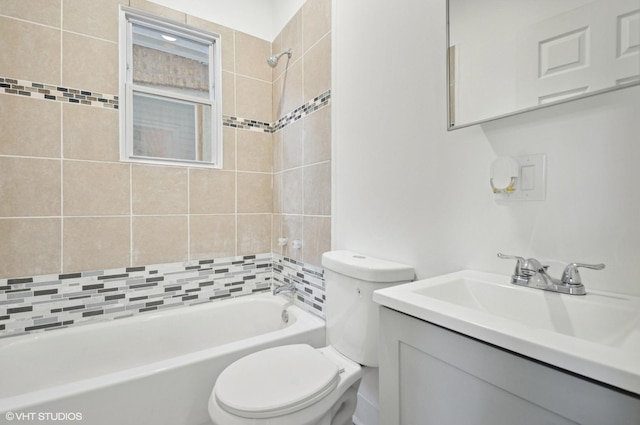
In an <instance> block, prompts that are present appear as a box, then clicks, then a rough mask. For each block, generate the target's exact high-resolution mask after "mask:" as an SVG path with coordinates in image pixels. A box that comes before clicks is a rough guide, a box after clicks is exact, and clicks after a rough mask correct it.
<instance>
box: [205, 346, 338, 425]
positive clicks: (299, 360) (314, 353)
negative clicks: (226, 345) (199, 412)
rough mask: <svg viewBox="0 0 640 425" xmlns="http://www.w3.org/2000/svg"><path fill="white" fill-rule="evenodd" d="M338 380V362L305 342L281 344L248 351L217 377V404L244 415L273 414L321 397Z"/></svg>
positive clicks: (215, 390) (264, 416)
mask: <svg viewBox="0 0 640 425" xmlns="http://www.w3.org/2000/svg"><path fill="white" fill-rule="evenodd" d="M339 380H340V376H339V369H338V366H337V365H336V364H335V363H334V362H332V361H331V360H329V359H328V358H326V357H325V356H324V355H323V354H322V353H320V352H319V351H318V350H316V349H315V348H313V347H311V346H309V345H306V344H296V345H284V346H281V347H275V348H269V349H266V350H262V351H259V352H257V353H253V354H250V355H248V356H246V357H243V358H242V359H240V360H238V361H236V362H234V363H232V364H231V365H230V366H228V367H227V368H226V369H225V370H224V371H223V372H222V373H221V374H220V376H219V377H218V379H217V381H216V385H215V387H214V394H215V396H216V400H217V401H218V404H219V405H220V407H222V408H223V409H224V410H226V411H227V412H229V413H231V414H234V415H237V416H242V417H245V418H253V419H256V418H272V417H274V416H280V415H285V414H288V413H293V412H295V411H298V410H300V409H303V408H305V407H307V406H309V405H311V404H313V403H315V402H317V401H318V400H321V399H322V398H324V397H325V396H326V395H327V394H329V393H330V392H331V391H332V390H333V389H334V388H335V387H336V386H337V385H338V381H339Z"/></svg>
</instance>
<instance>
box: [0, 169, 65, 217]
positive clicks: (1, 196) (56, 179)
mask: <svg viewBox="0 0 640 425" xmlns="http://www.w3.org/2000/svg"><path fill="white" fill-rule="evenodd" d="M0 200H1V201H0V217H34V216H45V217H46V216H59V215H60V161H59V160H51V159H35V158H17V157H0Z"/></svg>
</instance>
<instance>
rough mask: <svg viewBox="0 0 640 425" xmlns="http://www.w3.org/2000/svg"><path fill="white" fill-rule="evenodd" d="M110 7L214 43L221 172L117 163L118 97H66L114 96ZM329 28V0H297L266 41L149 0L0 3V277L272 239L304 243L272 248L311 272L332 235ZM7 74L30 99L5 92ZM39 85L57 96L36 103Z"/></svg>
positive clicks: (267, 246)
mask: <svg viewBox="0 0 640 425" xmlns="http://www.w3.org/2000/svg"><path fill="white" fill-rule="evenodd" d="M120 4H123V5H128V6H131V7H133V8H137V9H141V10H146V11H149V12H152V13H155V14H158V15H160V16H165V17H167V18H170V19H173V20H176V21H179V22H183V23H186V24H189V25H192V26H195V27H199V28H203V29H205V30H210V31H212V32H217V33H219V34H221V36H222V48H223V51H222V68H223V78H222V81H223V88H222V97H223V114H224V122H225V126H224V134H223V137H224V161H223V164H224V169H222V170H210V169H199V168H189V167H169V166H151V165H138V164H125V163H120V162H119V160H118V158H119V150H118V111H117V109H115V108H114V106H116V105H114V103H115V102H111V103H109V102H107V106H106V107H104V106H103V107H101V106H97V107H95V106H89V105H83V104H81V102H82V100H86V99H79V102H78V103H77V104H76V103H73V102H74V101H70V100H68V99H65V96H70V97H74V96H76V94H73V93H72V92H73V91H74V90H75V91H77V92H78V93H77V96H85V93H89V92H90V93H91V94H93V95H94V96H96V102H100V100H99V99H100V98H101V96H102V98H108V99H112V100H113V99H116V101H117V96H116V95H117V93H118V45H117V37H118V6H119V5H120ZM329 22H330V1H328V0H309V1H307V3H306V4H305V5H304V7H303V8H302V9H301V11H300V12H298V14H297V15H296V16H295V17H294V18H293V19H292V21H291V22H290V23H289V25H288V26H287V28H285V30H283V32H282V34H280V36H278V38H277V39H276V40H275V41H274V43H273V46H272V43H269V42H267V41H264V40H261V39H258V38H256V37H253V36H250V35H248V34H245V33H242V32H239V31H235V30H233V29H230V28H226V27H222V26H220V25H216V24H213V23H210V22H206V21H203V20H201V19H199V18H196V17H193V16H189V15H186V14H184V13H180V12H177V11H174V10H171V9H166V8H163V7H161V6H158V5H156V4H154V3H151V2H148V1H145V0H123V1H117V0H96V1H91V2H88V1H86V0H30V1H29V2H24V1H20V0H2V1H1V2H0V51H2V52H3V54H2V55H0V77H3V78H5V80H7V81H8V82H7V81H4V82H3V84H4V85H3V86H0V87H1V88H0V117H1V119H2V123H3V126H2V127H3V128H2V132H0V240H1V241H2V243H1V244H0V258H1V259H2V260H1V261H0V277H2V278H13V277H21V276H36V275H48V274H66V273H75V272H82V271H87V270H103V269H112V268H122V267H135V266H139V265H146V264H158V263H174V262H182V261H197V260H199V259H210V258H226V257H233V256H244V255H251V254H256V253H264V252H269V251H271V250H272V242H273V241H275V240H276V239H277V238H278V237H280V236H286V237H289V239H290V240H292V239H300V240H302V241H303V248H302V249H301V250H294V251H289V248H288V247H285V248H284V250H281V249H280V248H279V247H277V245H275V244H273V247H274V248H273V249H274V251H276V252H278V253H281V254H284V255H287V256H289V255H290V256H292V257H293V258H295V259H297V260H302V261H305V262H309V263H310V264H315V265H319V264H320V254H321V252H322V251H323V250H326V249H328V247H329V233H330V230H329V201H328V199H329V197H328V193H329V187H330V181H329V175H328V173H327V170H328V169H329V168H330V162H329V161H330V150H329V145H330V143H329V128H330V105H329V106H327V103H328V102H329V98H330V90H329V89H330V77H329V72H328V70H329V69H330V51H329V50H328V49H329V46H330V27H329V26H328V25H329V24H328V23H329ZM285 44H286V46H284V45H285ZM289 46H290V47H292V48H293V49H294V56H293V57H292V59H291V61H290V62H289V66H288V67H286V66H285V65H286V60H284V59H285V58H283V60H281V64H280V65H279V66H278V68H276V70H272V69H271V68H270V67H268V65H267V64H266V61H265V58H266V57H267V56H268V55H269V54H271V52H272V47H273V51H274V52H277V51H279V50H280V49H282V48H284V47H289ZM14 81H17V85H18V86H26V85H30V87H31V90H34V92H32V94H33V95H32V96H28V95H27V94H26V92H25V90H19V89H18V90H16V91H15V92H11V90H14V89H13V88H11V86H12V84H13V82H14ZM33 83H35V86H34V85H33ZM40 86H42V88H43V89H46V86H52V87H55V88H60V90H57V93H49V94H47V95H45V94H40V95H36V93H35V91H37V90H38V89H39V88H40ZM21 92H22V93H21ZM65 93H66V95H65ZM283 94H284V95H283ZM56 95H58V96H59V97H57V98H56V100H51V96H56ZM45 96H49V98H46V97H45ZM96 102H93V103H96ZM96 104H98V105H99V103H96ZM305 105H306V107H305ZM314 105H315V106H314ZM317 108H320V109H318V110H317V111H315V109H317ZM314 111H315V112H314ZM281 118H282V119H281ZM250 121H254V122H253V123H252V122H250ZM255 123H258V125H256V124H255ZM274 172H275V173H274ZM274 183H275V186H274ZM274 187H275V191H274V190H273V189H274ZM306 188H313V190H310V189H309V190H305V189H306ZM318 188H319V189H320V190H318ZM274 213H275V215H274ZM272 230H273V231H272Z"/></svg>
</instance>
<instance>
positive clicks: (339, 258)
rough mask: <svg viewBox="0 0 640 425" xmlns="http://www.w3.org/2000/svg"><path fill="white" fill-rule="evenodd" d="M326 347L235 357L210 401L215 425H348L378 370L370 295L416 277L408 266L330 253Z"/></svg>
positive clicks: (297, 347) (375, 319) (374, 310)
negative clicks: (366, 378)
mask: <svg viewBox="0 0 640 425" xmlns="http://www.w3.org/2000/svg"><path fill="white" fill-rule="evenodd" d="M322 264H323V266H324V267H325V287H326V296H327V308H326V316H327V342H328V344H329V345H328V346H327V347H324V348H313V347H311V346H309V345H306V344H294V345H285V346H280V347H274V348H269V349H266V350H262V351H259V352H256V353H253V354H250V355H248V356H246V357H243V358H241V359H240V360H237V361H236V362H234V363H232V364H231V365H229V366H228V367H227V368H226V369H225V370H224V371H223V372H222V373H221V374H220V376H219V377H218V379H217V380H216V383H215V385H214V387H213V391H212V392H211V396H210V397H209V406H208V408H209V416H210V417H211V420H212V421H213V423H214V425H276V424H277V425H351V424H352V416H353V414H354V412H355V409H356V405H357V394H358V386H359V385H360V379H361V378H362V377H363V375H364V374H365V373H367V372H368V371H369V370H370V369H371V368H372V367H377V366H378V357H377V352H378V345H377V344H378V332H377V328H378V307H377V305H376V304H375V303H374V302H373V291H374V290H376V289H381V288H385V287H388V286H392V285H398V284H400V283H405V282H409V281H411V280H413V277H414V271H413V268H412V267H410V266H405V265H403V264H397V263H392V262H388V261H384V260H378V259H375V258H372V257H366V256H364V255H360V254H356V253H353V252H351V251H331V252H326V253H325V254H324V255H323V257H322Z"/></svg>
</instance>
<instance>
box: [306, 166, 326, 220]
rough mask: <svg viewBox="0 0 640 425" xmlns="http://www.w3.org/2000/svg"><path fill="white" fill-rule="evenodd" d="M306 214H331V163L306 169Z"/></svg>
mask: <svg viewBox="0 0 640 425" xmlns="http://www.w3.org/2000/svg"><path fill="white" fill-rule="evenodd" d="M304 213H305V214H308V215H330V214H331V162H329V161H327V162H322V163H320V164H315V165H310V166H307V167H304Z"/></svg>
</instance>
